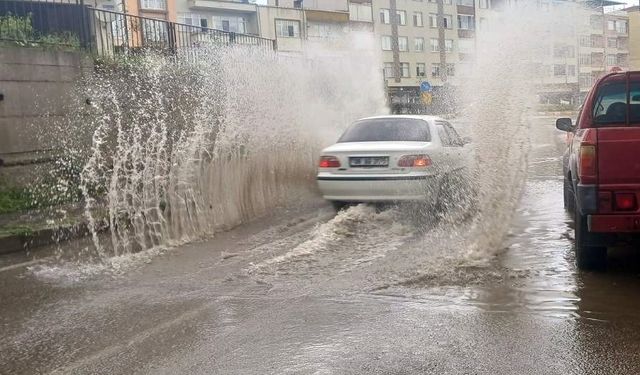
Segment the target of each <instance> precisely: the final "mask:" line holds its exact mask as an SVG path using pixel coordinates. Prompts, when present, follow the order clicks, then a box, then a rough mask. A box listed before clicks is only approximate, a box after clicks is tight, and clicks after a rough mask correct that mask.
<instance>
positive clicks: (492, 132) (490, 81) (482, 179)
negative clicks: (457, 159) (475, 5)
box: [465, 4, 582, 260]
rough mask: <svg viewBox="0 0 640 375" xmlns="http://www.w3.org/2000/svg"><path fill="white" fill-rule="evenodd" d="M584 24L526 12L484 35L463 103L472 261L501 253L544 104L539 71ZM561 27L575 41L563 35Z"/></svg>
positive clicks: (567, 16) (568, 16) (565, 16)
mask: <svg viewBox="0 0 640 375" xmlns="http://www.w3.org/2000/svg"><path fill="white" fill-rule="evenodd" d="M568 20H571V21H568ZM579 21H582V20H580V19H578V18H577V17H575V16H574V15H573V14H572V12H571V11H570V10H559V11H556V12H553V13H551V12H544V11H541V10H540V9H538V8H537V7H536V6H535V4H531V5H528V4H524V5H521V6H519V7H518V8H516V9H506V10H504V11H503V12H502V13H500V15H499V16H498V17H497V18H496V19H492V20H491V21H490V23H489V24H488V27H485V28H483V29H481V30H479V33H478V38H477V43H478V45H477V51H478V53H477V57H476V61H475V66H474V69H473V74H471V76H470V77H469V78H468V80H467V81H466V85H467V87H469V88H472V89H470V90H467V91H466V95H465V102H466V103H468V104H469V105H468V107H467V113H466V116H467V117H468V118H469V120H470V121H471V123H472V133H473V138H474V144H475V153H476V155H475V171H476V179H475V182H476V185H477V189H478V192H479V199H478V202H479V207H478V208H479V213H478V215H477V216H476V217H475V220H474V229H473V231H472V233H471V236H470V238H472V240H471V241H472V243H471V245H470V246H469V247H470V251H469V254H468V255H469V257H470V258H472V259H476V260H478V259H487V258H488V257H489V256H491V255H493V254H495V253H496V252H497V251H500V249H501V243H502V240H503V238H504V236H505V234H506V233H507V231H508V230H509V228H510V225H511V218H512V216H513V213H514V212H515V208H516V205H517V203H518V200H519V198H520V195H521V192H522V189H523V186H524V182H525V179H526V171H527V155H528V152H529V148H530V139H529V129H528V119H527V118H528V116H530V115H531V112H532V110H535V107H536V104H537V102H538V99H537V98H536V94H537V92H536V89H537V88H536V86H537V85H538V84H540V83H541V82H543V79H544V77H546V76H547V75H546V74H544V72H543V71H542V69H540V67H541V66H542V64H543V63H545V62H546V63H547V64H549V62H550V61H549V60H550V57H551V55H550V54H551V52H552V51H553V44H554V41H555V42H558V41H564V39H567V38H570V36H568V35H570V31H571V30H572V28H574V26H575V25H574V24H572V23H571V24H567V22H579ZM525 25H526V26H525ZM560 27H563V28H564V29H566V30H568V31H569V33H568V34H567V33H560V32H559V30H560V29H561V28H560Z"/></svg>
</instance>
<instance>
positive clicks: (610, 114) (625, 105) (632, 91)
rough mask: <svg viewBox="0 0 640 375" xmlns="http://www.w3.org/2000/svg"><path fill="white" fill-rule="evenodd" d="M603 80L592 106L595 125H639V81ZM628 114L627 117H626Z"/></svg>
mask: <svg viewBox="0 0 640 375" xmlns="http://www.w3.org/2000/svg"><path fill="white" fill-rule="evenodd" d="M628 88H629V91H627V83H626V82H625V81H619V80H618V81H614V82H605V83H603V84H602V85H600V86H599V87H598V92H597V96H596V100H595V102H594V106H593V119H594V122H595V123H596V124H597V125H605V126H606V125H627V124H629V123H632V124H633V123H636V124H637V125H640V81H632V82H629V86H628ZM627 116H628V118H627Z"/></svg>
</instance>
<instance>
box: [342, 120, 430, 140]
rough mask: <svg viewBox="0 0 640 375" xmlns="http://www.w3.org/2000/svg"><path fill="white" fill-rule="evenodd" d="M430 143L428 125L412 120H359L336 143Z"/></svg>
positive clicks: (421, 121)
mask: <svg viewBox="0 0 640 375" xmlns="http://www.w3.org/2000/svg"><path fill="white" fill-rule="evenodd" d="M380 141H395V142H400V141H404V142H430V141H431V134H430V133H429V124H427V123H426V122H425V121H423V120H418V119H412V118H377V119H369V120H360V121H356V122H355V123H353V124H352V125H351V126H349V128H348V129H347V130H346V131H345V132H344V134H343V135H342V137H340V139H339V140H338V142H380Z"/></svg>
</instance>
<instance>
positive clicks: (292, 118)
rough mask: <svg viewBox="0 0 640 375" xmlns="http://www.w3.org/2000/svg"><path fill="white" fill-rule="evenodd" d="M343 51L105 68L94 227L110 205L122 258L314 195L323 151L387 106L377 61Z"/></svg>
mask: <svg viewBox="0 0 640 375" xmlns="http://www.w3.org/2000/svg"><path fill="white" fill-rule="evenodd" d="M339 54H341V56H339V57H340V58H336V56H335V54H332V55H329V56H327V55H326V54H324V53H323V52H322V51H321V50H318V52H317V53H316V54H315V55H314V58H313V60H309V59H305V58H303V57H302V56H288V57H287V56H280V55H278V54H275V53H270V52H269V53H264V52H261V51H257V50H253V49H247V48H242V47H238V48H216V47H211V48H210V49H208V50H206V51H202V52H201V53H200V56H199V59H198V60H197V61H196V62H190V63H180V64H176V63H174V62H170V61H169V60H165V59H163V58H159V57H145V58H142V59H139V60H136V61H132V62H129V63H128V64H129V65H127V66H126V67H124V68H122V67H117V68H108V69H105V70H104V72H103V74H100V75H98V76H97V77H96V78H95V80H94V82H93V84H92V85H89V88H88V89H87V91H88V93H89V95H91V96H92V98H93V101H94V107H95V108H94V112H95V115H94V117H93V123H92V124H91V126H93V127H94V128H95V132H94V137H93V143H92V149H91V153H90V158H89V161H88V162H87V164H86V166H85V168H84V172H83V176H82V177H83V184H82V185H83V193H84V195H85V199H86V202H87V217H88V218H89V221H90V225H91V226H92V227H93V229H96V228H97V226H98V217H99V211H100V210H101V209H102V207H106V211H107V212H108V222H109V227H110V233H111V240H110V244H111V246H109V247H112V248H113V250H114V251H113V253H114V254H116V255H117V254H122V253H126V252H130V251H132V250H136V249H146V248H151V247H154V246H158V245H170V244H173V243H179V242H184V241H188V240H192V239H196V238H202V237H204V236H208V235H211V234H213V233H214V232H215V231H216V230H219V229H220V228H225V227H229V226H234V225H237V224H240V223H242V222H244V221H246V220H249V219H251V218H253V217H256V216H258V215H262V214H264V213H265V212H266V211H267V210H269V209H270V208H273V207H274V206H275V205H277V204H279V203H280V202H282V201H283V200H285V199H288V200H290V199H293V197H295V196H296V194H299V193H300V192H303V191H305V190H308V189H310V188H312V186H313V184H312V181H313V179H312V176H313V172H314V168H315V159H316V155H317V152H318V151H319V149H320V148H321V147H322V146H324V145H325V144H326V143H328V142H330V141H332V140H333V139H334V137H335V135H336V134H337V132H339V131H340V130H341V129H342V128H343V127H344V126H346V125H347V124H348V123H349V122H350V121H352V120H354V119H356V118H358V117H362V116H365V115H370V114H372V113H380V112H382V111H384V93H383V90H382V85H381V84H379V83H380V82H382V79H381V77H380V76H379V75H380V72H379V71H378V70H377V69H375V67H374V66H375V65H376V64H371V61H372V60H374V61H375V56H371V55H370V54H368V53H364V54H363V53H362V51H358V53H352V52H348V51H343V52H340V53H339ZM94 242H95V244H96V248H97V250H98V255H99V256H100V257H105V256H109V255H111V254H112V252H111V251H106V250H105V249H106V248H107V247H106V246H105V244H104V243H103V242H102V240H101V237H100V236H98V235H97V234H96V233H95V230H94Z"/></svg>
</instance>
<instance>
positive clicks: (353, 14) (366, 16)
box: [349, 2, 373, 22]
mask: <svg viewBox="0 0 640 375" xmlns="http://www.w3.org/2000/svg"><path fill="white" fill-rule="evenodd" d="M349 20H350V21H361V22H373V17H372V13H371V5H369V4H357V3H352V2H349Z"/></svg>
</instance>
